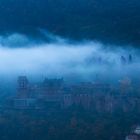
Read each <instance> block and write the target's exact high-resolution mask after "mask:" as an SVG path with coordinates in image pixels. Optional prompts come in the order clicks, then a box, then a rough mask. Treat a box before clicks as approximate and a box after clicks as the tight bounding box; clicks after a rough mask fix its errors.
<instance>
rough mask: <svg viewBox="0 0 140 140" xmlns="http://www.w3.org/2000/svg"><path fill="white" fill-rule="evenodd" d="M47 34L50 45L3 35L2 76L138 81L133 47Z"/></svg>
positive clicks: (0, 51) (138, 67) (138, 65)
mask: <svg viewBox="0 0 140 140" xmlns="http://www.w3.org/2000/svg"><path fill="white" fill-rule="evenodd" d="M44 34H45V35H46V36H47V37H49V39H50V40H51V42H49V43H48V42H38V41H36V40H35V39H33V38H29V37H27V36H26V35H23V34H18V33H13V34H10V35H7V36H1V37H0V75H1V77H3V78H4V77H5V78H6V79H8V78H10V79H11V78H12V79H13V78H14V79H15V78H17V76H19V75H27V76H29V77H30V78H32V79H41V78H44V77H50V78H60V77H63V78H64V79H66V80H70V81H73V82H74V81H82V82H83V81H92V82H93V81H96V80H99V81H103V82H112V81H115V82H118V80H119V79H122V78H124V77H129V78H130V79H137V80H138V79H139V78H138V76H137V75H138V74H139V71H140V63H139V59H140V58H139V56H138V54H139V50H138V49H135V47H133V46H111V45H104V44H102V42H96V41H90V40H83V41H81V42H74V41H71V40H69V39H64V38H61V37H59V36H55V35H53V34H50V33H48V32H45V31H44ZM5 78H4V79H5Z"/></svg>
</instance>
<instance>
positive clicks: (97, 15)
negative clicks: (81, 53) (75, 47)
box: [0, 0, 140, 47]
mask: <svg viewBox="0 0 140 140" xmlns="http://www.w3.org/2000/svg"><path fill="white" fill-rule="evenodd" d="M139 7H140V1H139V0H111V1H110V0H0V34H2V35H5V34H9V33H12V34H13V33H15V32H18V33H21V34H26V35H27V36H30V37H34V38H36V39H38V40H47V38H45V37H44V36H43V34H42V33H41V32H40V31H39V29H44V30H48V31H49V32H51V33H53V34H56V35H59V36H62V37H63V38H71V39H73V40H83V39H91V40H96V41H101V42H102V43H106V44H108V43H109V44H113V45H124V46H125V45H134V47H139V45H140V26H139V25H140V10H139Z"/></svg>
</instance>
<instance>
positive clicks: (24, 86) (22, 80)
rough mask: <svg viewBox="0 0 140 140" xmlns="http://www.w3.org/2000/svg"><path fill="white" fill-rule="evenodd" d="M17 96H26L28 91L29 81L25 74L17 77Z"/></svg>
mask: <svg viewBox="0 0 140 140" xmlns="http://www.w3.org/2000/svg"><path fill="white" fill-rule="evenodd" d="M17 90H18V96H19V97H22V98H23V97H27V95H28V91H29V83H28V79H27V77H26V76H19V77H18V89H17Z"/></svg>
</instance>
